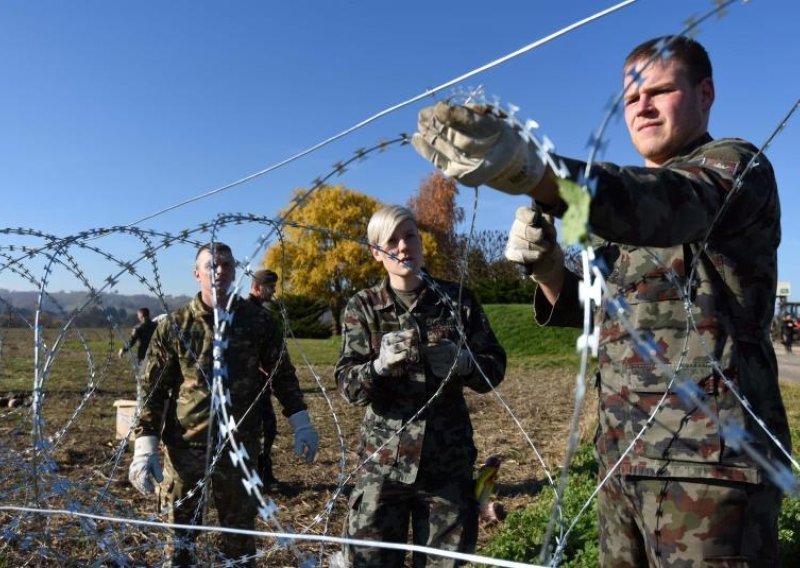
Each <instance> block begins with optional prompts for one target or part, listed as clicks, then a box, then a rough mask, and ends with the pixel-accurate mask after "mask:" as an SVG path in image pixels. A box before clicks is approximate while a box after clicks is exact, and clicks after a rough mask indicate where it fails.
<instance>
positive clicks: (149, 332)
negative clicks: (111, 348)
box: [117, 308, 156, 364]
mask: <svg viewBox="0 0 800 568" xmlns="http://www.w3.org/2000/svg"><path fill="white" fill-rule="evenodd" d="M136 317H137V318H138V319H139V323H138V324H137V325H136V327H134V328H133V331H132V332H131V337H130V339H128V341H126V342H125V344H124V345H123V346H122V347H121V348H120V350H119V353H117V355H119V356H120V357H122V356H123V355H124V354H125V353H127V352H128V351H129V350H130V349H132V348H133V346H134V345H136V344H137V343H138V344H139V347H138V349H137V350H136V361H137V362H138V363H139V364H141V363H142V361H144V356H145V355H146V354H147V346H148V345H150V338H151V337H152V336H153V332H154V331H155V330H156V322H154V321H152V320H151V319H150V310H149V309H148V308H139V309H138V310H136Z"/></svg>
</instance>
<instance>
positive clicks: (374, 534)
mask: <svg viewBox="0 0 800 568" xmlns="http://www.w3.org/2000/svg"><path fill="white" fill-rule="evenodd" d="M474 491H475V490H474V482H473V480H472V479H471V478H469V479H460V480H448V481H446V482H444V483H439V484H429V483H428V484H426V483H425V482H421V481H420V480H419V479H418V480H417V482H415V483H413V484H410V485H409V484H405V483H399V482H396V481H389V480H387V479H385V478H383V477H381V476H376V475H374V474H365V475H362V476H361V477H360V478H359V480H358V481H357V482H356V485H355V488H354V489H353V493H352V494H351V496H350V503H349V514H348V517H347V527H346V533H347V537H348V538H353V539H361V540H378V541H385V542H399V543H405V542H407V541H408V530H409V521H410V523H411V524H410V526H411V531H412V535H413V543H414V544H417V545H420V546H428V547H432V548H438V549H440V550H447V551H456V552H466V553H470V552H473V551H474V550H475V543H476V541H477V533H478V503H477V501H476V500H475V495H474ZM346 554H347V556H348V558H349V562H350V565H351V566H352V567H353V568H365V567H375V568H394V567H397V568H400V567H402V566H403V562H404V558H405V551H403V550H390V549H387V548H379V547H364V546H349V547H347V550H346ZM461 564H462V563H460V562H457V561H455V560H452V559H449V558H445V557H440V556H433V555H430V556H429V555H426V554H421V553H418V552H414V553H413V554H412V565H413V566H414V567H415V568H422V567H430V568H433V567H435V568H451V567H454V566H459V565H461Z"/></svg>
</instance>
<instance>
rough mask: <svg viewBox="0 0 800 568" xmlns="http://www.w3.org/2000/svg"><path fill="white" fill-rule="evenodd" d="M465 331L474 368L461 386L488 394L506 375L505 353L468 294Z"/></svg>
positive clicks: (480, 309) (483, 314)
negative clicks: (475, 363) (474, 364)
mask: <svg viewBox="0 0 800 568" xmlns="http://www.w3.org/2000/svg"><path fill="white" fill-rule="evenodd" d="M469 300H470V301H469V304H470V309H469V311H468V314H467V321H466V322H465V323H466V331H467V342H468V343H469V348H470V351H471V352H472V354H473V356H474V357H475V362H477V364H478V365H477V367H476V368H474V369H473V371H472V372H471V373H470V374H469V375H466V376H464V377H463V378H462V380H463V382H464V386H467V387H469V388H471V389H472V390H474V391H476V392H480V393H485V392H489V391H490V390H492V389H493V388H494V387H496V386H497V385H499V384H500V382H501V381H502V380H503V377H504V376H505V372H506V351H505V349H503V346H502V345H500V342H498V341H497V337H495V335H494V331H493V330H492V327H491V326H490V325H489V319H488V318H487V317H486V313H485V312H484V311H483V308H482V307H481V305H480V303H479V302H478V300H477V299H475V298H474V297H473V296H472V295H471V294H470V296H469Z"/></svg>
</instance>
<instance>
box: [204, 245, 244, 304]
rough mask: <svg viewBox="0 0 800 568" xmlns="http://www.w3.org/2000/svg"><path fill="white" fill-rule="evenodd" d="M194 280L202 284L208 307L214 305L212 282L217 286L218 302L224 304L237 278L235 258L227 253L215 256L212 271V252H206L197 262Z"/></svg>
mask: <svg viewBox="0 0 800 568" xmlns="http://www.w3.org/2000/svg"><path fill="white" fill-rule="evenodd" d="M212 276H213V279H212ZM194 278H195V280H197V282H198V283H199V284H200V293H201V295H202V298H203V302H205V303H206V305H208V306H212V305H213V298H214V295H213V291H212V282H215V283H216V286H217V300H218V301H219V302H220V303H222V302H224V301H225V300H227V299H228V289H229V288H230V287H231V284H232V283H233V280H234V278H236V263H235V261H234V259H233V256H231V255H230V254H229V253H227V252H225V253H219V252H218V253H216V254H214V264H213V269H212V263H211V252H210V251H207V250H204V251H203V252H201V253H200V256H198V257H197V261H195V267H194Z"/></svg>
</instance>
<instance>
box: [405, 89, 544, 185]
mask: <svg viewBox="0 0 800 568" xmlns="http://www.w3.org/2000/svg"><path fill="white" fill-rule="evenodd" d="M411 144H412V145H413V146H414V149H415V150H416V151H417V153H418V154H419V155H420V156H422V157H423V158H425V159H426V160H428V161H430V162H432V163H433V164H434V165H435V166H436V167H437V168H439V169H440V170H442V172H443V173H444V174H445V175H447V176H449V177H452V178H455V179H456V180H457V181H458V182H460V183H462V184H464V185H467V186H470V187H476V186H479V185H482V184H486V185H488V186H490V187H493V188H495V189H499V190H500V191H503V192H505V193H510V194H513V195H522V194H526V193H529V192H530V191H531V190H532V189H533V188H535V187H536V186H537V185H539V182H540V181H542V177H543V176H544V173H545V164H544V162H543V161H542V158H541V157H540V156H539V152H538V150H537V148H536V146H535V145H534V144H533V142H530V141H528V140H525V139H524V138H522V136H520V132H519V130H518V129H517V128H515V127H514V126H512V125H511V124H509V123H508V122H506V121H505V120H504V119H503V118H501V117H499V116H497V115H495V114H492V113H490V112H488V111H487V110H486V109H485V108H484V109H482V108H481V107H466V106H463V105H455V106H454V105H448V104H447V103H443V102H439V103H436V105H435V106H432V107H426V108H424V109H422V110H421V111H420V113H419V117H418V121H417V132H416V134H414V136H413V137H412V139H411Z"/></svg>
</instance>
